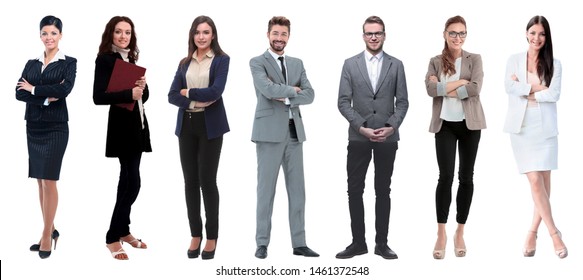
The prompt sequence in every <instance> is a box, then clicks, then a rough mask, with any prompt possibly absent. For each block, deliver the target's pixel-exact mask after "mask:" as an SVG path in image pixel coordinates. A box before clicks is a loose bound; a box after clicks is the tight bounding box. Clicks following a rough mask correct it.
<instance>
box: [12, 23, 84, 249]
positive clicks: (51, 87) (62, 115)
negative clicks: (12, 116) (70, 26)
mask: <svg viewBox="0 0 583 280" xmlns="http://www.w3.org/2000/svg"><path fill="white" fill-rule="evenodd" d="M62 30H63V23H62V22H61V20H60V19H59V18H57V17H54V16H46V17H44V18H43V19H42V20H41V22H40V39H41V41H42V42H43V44H44V45H45V50H44V52H43V54H42V55H41V56H39V57H38V58H36V59H31V60H29V61H28V62H27V63H26V66H25V67H24V70H23V71H22V76H21V78H20V80H19V81H18V83H17V85H16V99H18V100H20V101H23V102H26V112H25V115H24V119H25V120H26V136H27V143H28V157H29V160H28V165H29V167H28V177H30V178H36V179H37V183H38V189H39V198H40V206H41V212H42V215H43V222H44V228H43V233H42V236H41V239H40V243H38V244H33V245H32V246H31V247H30V250H31V251H38V254H39V256H40V258H42V259H44V258H48V257H49V256H50V255H51V247H52V241H53V239H54V241H55V248H56V247H57V239H58V237H59V232H58V231H57V230H56V229H55V226H54V224H53V222H54V220H55V214H56V212H57V204H58V201H59V196H58V192H57V180H59V174H60V172H61V163H62V161H63V156H64V154H65V149H66V148H67V142H68V140H69V125H68V123H67V122H68V120H69V115H68V112H67V102H66V97H67V96H68V95H69V93H71V90H72V89H73V85H74V84H75V76H76V73H77V60H76V59H75V58H73V57H70V56H65V55H64V54H63V52H61V51H60V50H59V41H60V40H61V38H62V36H63V34H62V33H61V32H62Z"/></svg>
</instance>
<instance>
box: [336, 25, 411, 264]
mask: <svg viewBox="0 0 583 280" xmlns="http://www.w3.org/2000/svg"><path fill="white" fill-rule="evenodd" d="M362 29H363V34H362V38H363V39H364V43H365V45H366V50H365V51H364V52H362V53H359V54H357V55H355V56H353V57H351V58H349V59H347V60H346V61H345V62H344V66H343V68H342V76H341V78H340V90H339V93H338V109H339V110H340V113H341V114H342V115H343V116H344V117H345V118H346V120H348V123H349V129H348V156H347V164H346V169H347V173H348V207H349V212H350V219H351V230H352V243H351V244H350V245H349V246H348V247H346V249H345V250H344V251H342V252H340V253H338V254H337V255H336V258H339V259H347V258H352V257H354V256H356V255H362V254H366V253H368V249H367V246H366V240H365V226H364V203H363V199H362V194H363V192H364V182H365V178H366V172H367V170H368V165H369V163H370V160H371V158H372V157H373V155H374V166H375V168H374V170H375V179H374V182H375V183H374V184H375V186H374V188H375V195H376V201H375V217H376V221H375V229H376V237H375V244H376V245H375V249H374V253H375V254H377V255H380V256H381V257H383V258H385V259H396V258H397V254H395V252H393V250H391V248H389V246H388V245H387V236H388V232H389V215H390V212H391V198H390V192H391V176H392V174H393V164H394V161H395V155H396V153H397V147H398V145H397V141H398V140H399V127H400V126H401V123H402V122H403V119H404V118H405V114H406V113H407V109H408V108H409V102H408V100H407V83H406V81H405V70H404V68H403V63H402V62H401V61H400V60H398V59H397V58H395V57H392V56H390V55H388V54H387V53H385V52H384V51H383V43H384V41H385V24H384V22H383V21H382V19H381V18H379V17H377V16H371V17H369V18H367V19H366V20H365V22H364V24H363V26H362Z"/></svg>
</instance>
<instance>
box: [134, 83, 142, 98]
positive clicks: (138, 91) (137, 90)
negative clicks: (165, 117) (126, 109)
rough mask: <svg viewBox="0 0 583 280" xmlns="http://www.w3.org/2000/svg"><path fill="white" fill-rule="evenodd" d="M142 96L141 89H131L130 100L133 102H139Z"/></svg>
mask: <svg viewBox="0 0 583 280" xmlns="http://www.w3.org/2000/svg"><path fill="white" fill-rule="evenodd" d="M143 94H144V89H142V88H141V87H139V86H137V87H135V88H133V89H132V99H133V100H140V98H142V95H143Z"/></svg>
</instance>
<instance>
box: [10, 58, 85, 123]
mask: <svg viewBox="0 0 583 280" xmlns="http://www.w3.org/2000/svg"><path fill="white" fill-rule="evenodd" d="M42 66H43V63H42V62H41V61H39V60H38V59H31V60H29V61H28V62H27V63H26V65H25V66H24V70H23V71H22V76H21V79H22V78H23V79H26V80H27V81H28V82H29V83H30V84H31V85H33V86H34V95H33V94H32V93H30V92H28V91H26V90H18V88H17V89H16V99H18V100H20V101H23V102H26V111H25V114H24V119H25V120H27V121H45V122H66V121H68V120H69V112H68V111H67V101H66V97H67V96H68V95H69V93H71V90H72V89H73V85H75V77H76V75H77V59H75V58H73V57H70V56H65V59H59V60H57V61H55V62H52V63H49V64H48V65H47V67H46V68H45V70H44V71H42V73H41V69H42ZM48 97H55V98H58V99H59V100H57V101H54V102H51V103H50V104H49V105H48V106H45V105H44V102H45V100H46V99H47V98H48Z"/></svg>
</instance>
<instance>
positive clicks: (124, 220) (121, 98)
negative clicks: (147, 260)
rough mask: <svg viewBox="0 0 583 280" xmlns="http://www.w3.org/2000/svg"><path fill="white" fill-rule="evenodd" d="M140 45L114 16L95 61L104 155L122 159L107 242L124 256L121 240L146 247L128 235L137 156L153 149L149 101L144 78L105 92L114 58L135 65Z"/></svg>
mask: <svg viewBox="0 0 583 280" xmlns="http://www.w3.org/2000/svg"><path fill="white" fill-rule="evenodd" d="M138 54H139V49H138V46H137V38H136V33H135V29H134V23H133V22H132V21H131V20H130V19H129V18H128V17H123V16H115V17H113V18H111V20H110V21H109V22H108V23H107V25H106V26H105V31H104V32H103V35H102V38H101V44H100V45H99V53H98V54H97V59H96V60H95V80H94V84H93V101H94V102H95V104H96V105H112V106H110V107H109V120H108V124H107V143H106V148H105V156H106V157H117V158H118V159H119V163H120V167H121V168H120V174H119V183H118V186H117V200H116V203H115V207H114V209H113V215H112V217H111V223H110V226H109V230H108V231H107V235H106V239H105V242H106V244H107V248H108V249H109V251H110V252H111V255H112V256H113V257H114V258H115V259H118V260H127V259H128V255H127V254H126V252H125V251H124V250H123V248H122V242H126V243H129V244H130V245H131V246H132V247H134V248H141V249H145V248H147V246H146V244H145V243H143V242H142V241H141V240H140V239H136V238H134V236H133V235H132V234H131V233H130V228H129V224H130V212H131V207H132V204H133V203H134V201H136V198H137V197H138V193H139V191H140V160H141V158H142V152H151V151H152V147H151V145H150V132H149V129H148V121H147V119H146V115H145V111H144V106H143V104H144V103H145V102H146V101H147V100H148V97H149V91H148V85H147V84H146V78H145V77H142V78H141V79H138V80H137V81H135V86H134V87H133V88H128V89H126V90H122V91H117V92H108V91H107V88H108V84H109V80H110V78H111V74H112V72H113V68H114V65H115V61H116V60H117V59H123V60H124V61H126V62H129V63H134V64H135V63H136V61H137V60H138Z"/></svg>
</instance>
